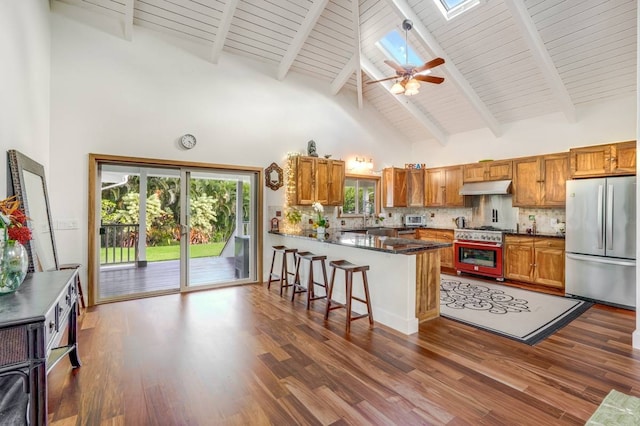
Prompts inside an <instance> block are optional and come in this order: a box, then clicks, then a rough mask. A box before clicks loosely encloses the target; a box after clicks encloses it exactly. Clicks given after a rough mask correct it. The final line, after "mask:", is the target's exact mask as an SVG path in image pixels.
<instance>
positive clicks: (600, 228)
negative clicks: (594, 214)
mask: <svg viewBox="0 0 640 426" xmlns="http://www.w3.org/2000/svg"><path fill="white" fill-rule="evenodd" d="M603 189H604V188H603V186H602V185H598V248H599V249H601V248H602V240H603V236H604V235H603V234H604V224H603V217H602V216H603V214H602V213H603V211H602V202H603V200H602V196H603V194H602V191H603Z"/></svg>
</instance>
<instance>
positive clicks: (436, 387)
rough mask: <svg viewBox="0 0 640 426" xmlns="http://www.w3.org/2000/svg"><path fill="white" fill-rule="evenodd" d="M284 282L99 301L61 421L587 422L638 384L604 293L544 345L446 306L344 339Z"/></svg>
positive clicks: (632, 356) (356, 327)
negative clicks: (468, 320) (281, 286)
mask: <svg viewBox="0 0 640 426" xmlns="http://www.w3.org/2000/svg"><path fill="white" fill-rule="evenodd" d="M276 287H277V286H275V287H274V286H272V288H271V290H270V291H268V290H267V289H266V286H264V285H263V286H259V285H256V286H243V287H229V288H223V289H216V290H212V291H204V292H195V293H189V294H184V295H179V294H175V295H167V296H161V297H155V298H148V299H139V300H134V301H126V302H119V303H112V304H105V305H99V306H96V307H93V308H90V309H89V310H88V311H87V312H85V313H84V314H83V315H82V317H81V329H80V332H79V342H80V356H81V360H82V362H83V366H82V367H81V368H80V369H78V370H76V371H72V370H71V368H70V365H69V362H68V360H63V361H62V362H61V363H60V364H59V365H58V366H56V368H55V369H54V370H53V371H52V372H51V373H50V375H49V414H50V415H49V417H50V420H51V424H52V425H54V426H60V425H75V424H78V425H97V424H110V425H212V424H243V425H245V424H251V425H259V424H277V425H285V424H286V425H288V424H335V425H338V424H358V425H361V424H401V425H417V424H435V425H440V424H448V425H483V424H484V425H507V424H508V425H514V424H517V425H542V424H544V425H556V424H557V425H572V424H573V425H582V424H584V422H585V421H586V420H587V419H588V418H589V416H590V415H591V414H592V413H593V411H594V410H595V409H596V407H597V406H598V405H599V404H600V402H601V400H602V399H603V398H604V397H605V396H606V395H607V393H608V392H609V391H610V390H611V389H616V390H618V391H620V392H624V393H626V394H632V395H635V396H640V351H634V350H633V349H631V333H632V332H633V330H634V329H635V313H633V312H629V311H623V310H616V309H613V308H608V307H603V306H600V305H596V306H594V307H592V308H591V309H589V310H588V311H587V312H586V313H584V314H583V315H582V316H581V317H580V318H578V319H577V320H575V321H573V322H572V323H571V324H569V325H568V326H566V327H565V328H563V329H561V330H560V331H558V332H557V333H556V334H554V335H553V336H551V337H550V338H548V339H546V340H544V341H543V342H541V343H539V344H537V345H536V346H527V345H524V344H521V343H517V342H515V341H512V340H509V339H505V338H502V337H498V336H495V335H493V334H490V333H488V332H485V331H480V330H477V329H475V328H473V327H470V326H467V325H463V324H460V323H457V322H454V321H451V320H447V319H444V318H438V319H435V320H433V321H430V322H427V323H423V324H422V325H421V326H420V331H419V332H418V333H416V334H414V335H411V336H404V335H402V334H399V333H396V332H395V331H393V330H391V329H388V328H386V327H384V326H381V325H378V324H376V326H375V327H374V328H373V329H369V328H368V323H367V322H366V321H356V322H354V323H353V324H352V326H351V333H350V335H345V333H344V326H345V323H344V313H343V312H341V311H333V312H332V313H331V315H330V317H329V321H328V322H327V323H325V322H324V319H323V314H324V306H325V305H324V301H315V302H313V304H312V305H313V306H312V309H311V310H309V311H307V310H306V309H305V302H304V300H303V299H304V298H297V300H296V302H295V303H293V304H292V303H291V301H290V299H289V298H286V297H283V298H281V297H279V296H278V290H277V288H276ZM290 291H291V290H289V295H290ZM374 317H375V312H374Z"/></svg>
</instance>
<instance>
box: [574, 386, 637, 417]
mask: <svg viewBox="0 0 640 426" xmlns="http://www.w3.org/2000/svg"><path fill="white" fill-rule="evenodd" d="M638 424H640V399H638V398H636V397H635V396H630V395H625V394H624V393H622V392H618V391H616V390H612V391H611V392H609V395H607V396H606V397H605V398H604V400H603V401H602V403H601V404H600V406H599V407H598V409H597V410H596V411H595V413H593V415H592V416H591V417H590V418H589V420H588V421H587V423H585V426H605V425H606V426H612V425H615V426H626V425H628V426H632V425H638Z"/></svg>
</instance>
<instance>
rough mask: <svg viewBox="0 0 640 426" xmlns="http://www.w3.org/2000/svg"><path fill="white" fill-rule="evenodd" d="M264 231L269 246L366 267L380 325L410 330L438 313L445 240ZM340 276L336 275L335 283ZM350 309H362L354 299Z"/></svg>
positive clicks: (338, 294)
mask: <svg viewBox="0 0 640 426" xmlns="http://www.w3.org/2000/svg"><path fill="white" fill-rule="evenodd" d="M268 235H269V237H268V241H267V243H268V244H269V245H286V246H287V247H292V248H296V249H298V250H300V251H302V250H305V251H311V252H313V253H316V254H320V255H326V256H327V263H328V262H330V261H332V260H338V259H345V260H348V261H350V262H352V263H356V264H361V265H369V266H370V269H369V273H368V275H367V278H368V282H369V291H370V295H371V304H372V308H373V313H374V318H375V320H376V322H378V323H380V324H384V325H386V326H388V327H391V328H393V329H395V330H397V331H400V332H402V333H404V334H412V333H415V332H417V331H418V324H419V322H420V321H425V320H429V319H432V318H435V317H437V316H439V315H440V303H439V298H440V249H441V248H445V247H451V244H450V243H441V242H434V241H422V240H413V239H404V238H392V237H385V236H378V235H367V234H358V233H352V232H336V233H327V234H325V236H324V237H323V238H318V236H317V235H316V234H315V233H314V232H312V231H297V232H296V231H294V232H277V231H272V232H270V233H269V234H268ZM329 274H330V272H329ZM340 278H341V277H340V275H339V274H337V275H336V281H338V280H339V279H340ZM341 287H342V286H336V288H335V290H334V298H337V299H339V300H340V299H342V300H344V291H343V290H342V289H341ZM357 287H359V286H356V288H357ZM353 309H354V311H356V312H364V311H365V310H366V308H365V307H364V305H361V304H359V302H354V307H353Z"/></svg>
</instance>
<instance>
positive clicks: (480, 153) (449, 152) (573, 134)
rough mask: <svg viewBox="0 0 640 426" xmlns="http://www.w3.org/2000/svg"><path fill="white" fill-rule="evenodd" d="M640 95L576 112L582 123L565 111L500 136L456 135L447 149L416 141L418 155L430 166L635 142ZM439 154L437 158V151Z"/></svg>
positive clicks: (507, 129)
mask: <svg viewBox="0 0 640 426" xmlns="http://www.w3.org/2000/svg"><path fill="white" fill-rule="evenodd" d="M636 116H637V101H636V96H630V97H625V98H621V99H616V100H613V101H609V102H606V103H601V104H594V105H585V106H579V107H577V108H576V117H577V120H576V122H574V123H570V122H568V121H567V119H566V118H565V116H564V115H563V114H562V113H555V114H549V115H544V116H540V117H536V118H532V119H528V120H522V121H518V122H514V123H508V124H505V125H503V134H502V136H500V137H499V138H496V137H495V136H494V135H493V134H492V133H491V131H489V130H488V129H481V130H474V131H470V132H465V133H458V134H455V135H452V136H451V137H450V138H449V141H448V143H447V145H446V146H444V147H443V146H441V145H437V144H435V143H433V144H430V143H416V144H414V146H413V156H414V158H416V159H420V158H424V159H426V161H417V160H416V161H415V162H425V163H427V166H428V167H438V166H446V165H451V164H464V163H474V162H477V161H479V160H483V159H493V160H500V159H504V158H516V157H525V156H529V155H539V154H551V153H554V152H563V151H568V150H569V148H572V147H577V146H587V145H599V144H604V143H609V142H618V141H628V140H635V139H636ZM434 151H435V152H437V155H433V153H434Z"/></svg>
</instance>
